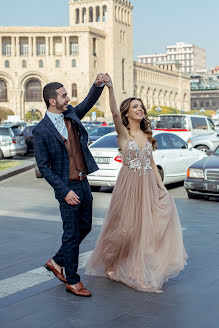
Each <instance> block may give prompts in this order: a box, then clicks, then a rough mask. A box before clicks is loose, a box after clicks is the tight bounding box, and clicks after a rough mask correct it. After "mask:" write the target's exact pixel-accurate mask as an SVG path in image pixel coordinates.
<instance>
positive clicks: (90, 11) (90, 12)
mask: <svg viewBox="0 0 219 328" xmlns="http://www.w3.org/2000/svg"><path fill="white" fill-rule="evenodd" d="M93 21H94V14H93V8H92V7H90V8H89V22H90V23H92V22H93Z"/></svg>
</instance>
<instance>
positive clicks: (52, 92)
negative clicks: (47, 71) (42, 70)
mask: <svg viewBox="0 0 219 328" xmlns="http://www.w3.org/2000/svg"><path fill="white" fill-rule="evenodd" d="M62 87H63V84H61V83H59V82H51V83H48V84H47V85H45V87H44V88H43V99H44V101H45V103H46V107H47V108H49V106H50V103H49V99H51V98H52V99H56V97H57V92H56V90H57V89H60V88H62Z"/></svg>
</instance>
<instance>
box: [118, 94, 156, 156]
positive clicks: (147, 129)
mask: <svg viewBox="0 0 219 328" xmlns="http://www.w3.org/2000/svg"><path fill="white" fill-rule="evenodd" d="M132 100H139V101H140V102H141V103H142V106H143V110H144V114H145V118H143V119H142V120H141V122H140V129H141V130H142V131H143V132H144V133H146V134H147V135H148V141H149V142H150V143H151V144H152V147H153V150H155V149H157V142H156V139H155V138H153V137H152V130H151V122H150V120H149V119H148V114H147V111H146V109H145V106H144V104H143V102H142V100H141V99H139V98H135V97H133V98H128V99H125V100H124V101H123V102H122V103H121V105H120V113H121V118H122V123H123V125H124V126H125V127H126V128H127V130H128V131H129V134H130V136H132V135H131V133H130V128H129V126H128V125H129V120H128V117H127V116H126V115H127V113H128V111H129V108H130V104H131V101H132Z"/></svg>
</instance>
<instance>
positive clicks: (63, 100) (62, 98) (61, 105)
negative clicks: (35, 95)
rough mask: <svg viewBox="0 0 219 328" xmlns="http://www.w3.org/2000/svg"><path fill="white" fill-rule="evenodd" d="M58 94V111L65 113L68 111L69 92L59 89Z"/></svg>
mask: <svg viewBox="0 0 219 328" xmlns="http://www.w3.org/2000/svg"><path fill="white" fill-rule="evenodd" d="M56 92H57V97H56V109H58V110H59V111H60V112H64V111H66V110H67V106H68V102H69V100H70V98H69V97H68V94H67V91H66V90H65V88H64V87H62V88H59V89H57V90H56Z"/></svg>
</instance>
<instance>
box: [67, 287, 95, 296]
mask: <svg viewBox="0 0 219 328" xmlns="http://www.w3.org/2000/svg"><path fill="white" fill-rule="evenodd" d="M66 292H67V293H70V294H73V295H75V296H81V297H91V294H90V295H78V294H75V293H74V292H73V291H72V290H69V289H66Z"/></svg>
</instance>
